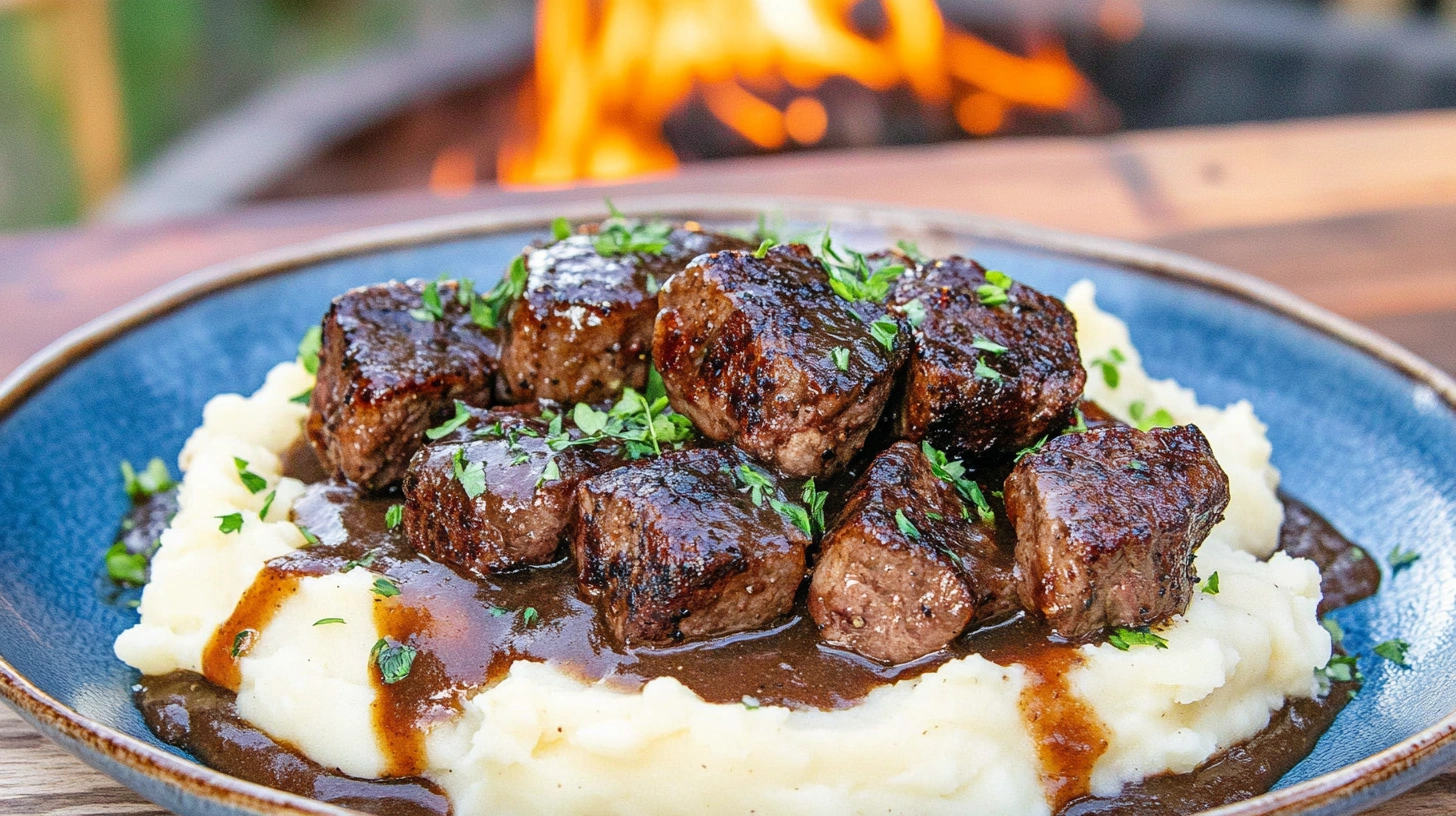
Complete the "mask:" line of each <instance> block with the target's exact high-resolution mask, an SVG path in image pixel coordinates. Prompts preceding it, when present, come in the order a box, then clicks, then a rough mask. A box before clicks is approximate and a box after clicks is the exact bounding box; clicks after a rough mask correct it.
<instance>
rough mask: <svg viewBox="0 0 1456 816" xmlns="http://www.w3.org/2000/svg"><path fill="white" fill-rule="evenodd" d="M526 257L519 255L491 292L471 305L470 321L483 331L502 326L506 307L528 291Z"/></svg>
mask: <svg viewBox="0 0 1456 816" xmlns="http://www.w3.org/2000/svg"><path fill="white" fill-rule="evenodd" d="M527 277H528V276H527V273H526V256H524V255H517V256H516V257H515V258H514V259H512V260H511V266H510V268H509V269H508V270H507V271H506V274H505V277H503V278H501V279H500V282H499V283H497V284H496V285H495V287H494V288H492V289H491V290H490V291H489V292H487V293H485V294H484V295H481V296H480V297H479V298H477V299H476V300H475V301H474V302H472V303H471V304H470V320H471V321H472V322H473V323H475V325H477V326H479V327H480V328H482V329H486V330H491V329H495V328H497V327H499V326H500V321H501V313H502V312H503V311H505V308H506V306H508V305H510V303H511V302H512V301H514V300H515V299H516V298H518V297H520V296H521V294H522V293H524V292H525V291H526V278H527Z"/></svg>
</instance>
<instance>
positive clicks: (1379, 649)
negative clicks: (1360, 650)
mask: <svg viewBox="0 0 1456 816" xmlns="http://www.w3.org/2000/svg"><path fill="white" fill-rule="evenodd" d="M1373 651H1374V652H1375V653H1376V654H1378V655H1380V656H1381V657H1383V658H1385V659H1386V660H1389V661H1390V662H1391V663H1394V664H1395V665H1397V666H1400V667H1401V668H1403V669H1408V668H1410V664H1409V663H1407V662H1406V653H1407V652H1409V651H1410V644H1409V643H1406V642H1405V641H1403V640H1401V639H1400V638H1395V639H1394V640H1387V641H1385V642H1383V643H1377V644H1375V648H1374V650H1373Z"/></svg>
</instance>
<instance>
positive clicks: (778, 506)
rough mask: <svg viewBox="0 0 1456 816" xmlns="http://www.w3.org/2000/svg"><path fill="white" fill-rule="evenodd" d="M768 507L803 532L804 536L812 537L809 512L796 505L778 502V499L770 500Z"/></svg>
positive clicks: (812, 529) (811, 523)
mask: <svg viewBox="0 0 1456 816" xmlns="http://www.w3.org/2000/svg"><path fill="white" fill-rule="evenodd" d="M769 506H770V507H772V508H773V509H774V510H775V511H777V512H778V514H779V515H781V516H783V517H784V518H786V519H788V520H789V521H790V522H791V523H792V524H793V525H794V526H795V527H798V528H799V529H800V530H803V531H804V535H806V536H810V537H812V536H813V535H814V525H813V522H812V521H811V520H810V518H809V511H807V510H805V509H804V508H802V507H800V506H799V505H797V504H793V503H791V502H785V501H779V500H778V499H770V500H769Z"/></svg>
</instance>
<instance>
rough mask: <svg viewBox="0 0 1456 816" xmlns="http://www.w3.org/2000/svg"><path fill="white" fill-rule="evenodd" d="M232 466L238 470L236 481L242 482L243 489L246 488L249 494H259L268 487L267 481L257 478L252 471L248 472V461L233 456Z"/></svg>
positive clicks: (260, 477)
mask: <svg viewBox="0 0 1456 816" xmlns="http://www.w3.org/2000/svg"><path fill="white" fill-rule="evenodd" d="M233 466H234V467H236V468H237V469H238V479H239V480H240V481H242V483H243V487H246V488H247V489H248V492H249V493H258V492H261V491H262V490H263V488H265V487H267V486H268V480H267V479H264V478H263V477H262V476H259V475H258V474H256V473H254V472H253V471H251V470H248V460H246V459H239V458H238V457H236V456H234V457H233Z"/></svg>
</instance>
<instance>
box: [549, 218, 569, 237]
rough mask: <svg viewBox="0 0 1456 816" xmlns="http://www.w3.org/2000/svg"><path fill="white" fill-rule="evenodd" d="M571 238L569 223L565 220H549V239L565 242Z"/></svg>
mask: <svg viewBox="0 0 1456 816" xmlns="http://www.w3.org/2000/svg"><path fill="white" fill-rule="evenodd" d="M570 237H571V222H570V221H567V220H566V219H565V218H553V219H551V238H552V240H556V241H565V240H566V239H567V238H570Z"/></svg>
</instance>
